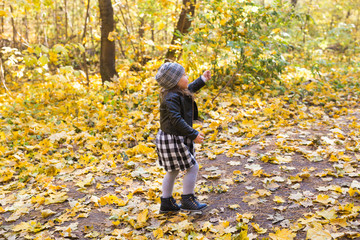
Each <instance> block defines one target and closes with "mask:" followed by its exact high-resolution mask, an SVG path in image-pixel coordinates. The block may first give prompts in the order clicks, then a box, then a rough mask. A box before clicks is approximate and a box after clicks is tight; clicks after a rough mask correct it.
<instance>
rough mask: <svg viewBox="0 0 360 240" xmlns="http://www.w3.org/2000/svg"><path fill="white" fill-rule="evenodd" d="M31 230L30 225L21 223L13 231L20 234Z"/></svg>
mask: <svg viewBox="0 0 360 240" xmlns="http://www.w3.org/2000/svg"><path fill="white" fill-rule="evenodd" d="M29 228H30V225H29V223H27V222H21V223H19V224H18V225H16V226H14V227H13V229H12V230H13V231H14V232H20V231H27V230H29Z"/></svg>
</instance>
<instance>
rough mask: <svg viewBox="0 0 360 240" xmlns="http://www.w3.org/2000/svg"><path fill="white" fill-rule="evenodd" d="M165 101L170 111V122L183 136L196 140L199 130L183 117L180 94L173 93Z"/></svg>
mask: <svg viewBox="0 0 360 240" xmlns="http://www.w3.org/2000/svg"><path fill="white" fill-rule="evenodd" d="M165 101H166V102H165V103H166V104H165V105H166V108H167V110H168V113H169V120H170V123H171V124H172V125H173V126H174V128H175V129H176V131H177V132H179V133H180V134H181V135H182V136H186V137H188V138H190V139H191V140H194V139H195V138H196V137H197V135H198V134H199V132H198V131H196V130H195V129H193V128H192V127H191V126H190V125H189V124H187V123H186V122H185V120H184V118H182V116H181V105H180V102H181V99H180V96H178V95H176V94H171V96H169V97H167V98H166V99H165Z"/></svg>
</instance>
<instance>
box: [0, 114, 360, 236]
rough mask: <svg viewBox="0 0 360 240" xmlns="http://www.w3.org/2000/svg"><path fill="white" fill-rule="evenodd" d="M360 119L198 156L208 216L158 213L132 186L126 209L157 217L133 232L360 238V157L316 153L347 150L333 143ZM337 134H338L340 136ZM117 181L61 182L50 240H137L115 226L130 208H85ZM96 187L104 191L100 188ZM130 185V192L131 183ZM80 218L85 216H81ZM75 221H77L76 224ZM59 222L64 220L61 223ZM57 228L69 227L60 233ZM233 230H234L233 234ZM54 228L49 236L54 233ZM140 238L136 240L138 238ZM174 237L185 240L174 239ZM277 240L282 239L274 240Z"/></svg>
mask: <svg viewBox="0 0 360 240" xmlns="http://www.w3.org/2000/svg"><path fill="white" fill-rule="evenodd" d="M359 117H360V111H359V109H357V110H355V111H353V113H352V114H350V115H348V116H341V117H339V118H338V119H336V121H327V124H323V122H322V123H321V122H317V121H314V122H313V124H311V125H307V126H298V125H294V126H289V127H286V128H280V129H278V130H277V132H276V134H274V135H266V136H263V137H262V138H261V139H259V140H258V141H253V143H252V144H249V145H248V146H245V147H243V148H242V149H241V150H242V151H243V154H244V155H240V156H233V157H227V156H225V155H224V154H221V155H219V156H217V157H216V158H215V159H214V160H209V159H207V158H206V157H204V156H203V155H201V153H200V152H199V153H198V155H200V157H199V158H198V159H199V160H198V161H199V163H200V165H201V169H200V172H199V176H198V183H197V193H198V197H199V199H200V200H201V201H202V202H206V203H207V204H208V205H209V207H208V208H207V210H206V211H205V212H204V214H202V215H187V214H184V213H179V214H175V215H162V214H157V211H158V209H159V203H158V202H157V203H156V201H155V203H154V204H152V205H146V204H148V203H149V201H148V200H147V199H148V197H146V194H145V193H144V192H143V191H142V190H141V186H142V184H143V181H142V180H135V181H131V183H130V184H131V187H132V188H133V187H134V185H137V186H138V187H140V190H139V191H138V194H134V197H133V198H131V200H130V202H129V203H128V204H127V206H129V205H132V208H136V207H137V206H142V207H148V208H149V209H151V210H150V211H151V212H152V213H153V216H152V219H147V221H149V222H150V224H149V225H147V227H146V228H144V229H143V230H141V229H142V228H141V227H135V228H136V229H138V230H137V231H140V232H143V233H144V237H145V236H147V237H149V238H153V239H155V236H156V234H154V233H153V234H150V235H149V234H146V232H147V231H148V230H149V229H150V230H152V231H156V229H157V228H158V227H162V228H163V229H164V228H165V227H166V225H167V224H177V223H183V224H185V223H187V224H189V225H191V224H194V225H193V227H194V228H196V227H201V228H202V230H203V232H204V236H203V237H204V239H206V238H205V237H208V239H213V236H214V235H213V234H214V233H216V232H219V231H221V230H219V229H217V228H214V229H213V230H211V228H212V226H216V225H217V224H219V223H224V222H225V223H227V224H228V226H227V225H224V228H226V227H228V229H229V232H230V233H231V232H236V230H235V229H234V227H235V226H236V225H237V224H239V221H240V222H243V223H248V225H249V228H248V237H249V239H262V238H266V237H269V233H271V232H276V231H278V234H279V236H281V234H285V235H284V237H285V236H286V234H289V233H290V234H291V232H283V233H282V232H281V230H280V229H292V230H293V232H295V233H296V237H295V239H305V238H307V237H308V238H309V239H332V238H333V239H357V238H358V237H359V234H360V231H359V228H360V218H359V215H358V214H355V215H353V214H354V213H356V212H358V211H359V206H360V198H359V196H360V194H359V191H356V190H355V192H354V195H353V196H351V197H350V196H349V190H350V189H358V188H359V184H360V183H359V182H358V180H359V179H360V177H359V176H360V165H359V163H358V161H359V160H360V155H359V154H357V153H353V154H350V155H349V154H346V155H342V157H343V159H344V160H343V161H342V160H339V159H332V158H331V157H328V158H320V157H319V156H318V155H316V154H313V155H311V154H312V153H316V152H319V151H318V150H319V148H321V146H323V147H324V146H326V148H332V149H333V150H334V151H335V150H338V151H341V150H342V147H343V146H342V145H341V144H340V143H336V141H332V140H330V138H327V136H330V135H331V136H333V135H334V134H335V135H336V134H339V132H338V131H340V130H339V129H341V134H342V135H343V136H347V134H349V133H350V131H349V129H348V126H349V124H351V119H354V118H356V119H359ZM334 129H338V130H336V131H334ZM311 139H312V140H311ZM339 141H341V140H339ZM280 142H281V144H279V143H280ZM323 144H324V145H323ZM279 147H281V148H282V149H285V148H288V149H289V153H288V154H286V155H285V156H284V157H283V158H276V154H277V152H278V151H277V149H279ZM294 148H296V150H294ZM290 150H291V151H290ZM269 153H270V155H269ZM266 154H267V155H266ZM259 156H268V160H265V161H264V158H261V157H259ZM305 156H306V157H305ZM345 156H346V158H345ZM261 159H262V160H261ZM352 159H356V160H352ZM116 175H117V174H116V172H112V173H111V174H110V173H109V174H106V175H99V176H97V177H95V181H94V182H93V183H91V184H88V185H87V186H86V188H85V189H86V190H85V189H84V188H79V186H75V184H74V183H73V181H72V180H71V178H69V177H68V178H66V179H64V178H62V177H60V178H59V179H57V180H56V183H55V184H54V185H56V186H66V189H67V190H68V191H67V196H68V198H67V201H63V202H62V203H55V204H51V205H49V206H48V210H50V211H49V212H51V211H53V213H52V215H53V219H54V222H55V223H54V231H53V234H51V236H53V237H55V239H63V238H64V239H103V238H104V237H105V236H106V235H107V234H109V235H112V237H113V238H114V239H115V238H118V237H119V236H120V235H121V237H119V238H120V239H121V238H124V239H127V238H128V239H130V238H133V237H134V236H133V235H132V234H133V231H132V230H131V228H130V227H129V225H128V224H125V222H123V221H119V222H117V223H116V222H115V223H114V221H115V220H116V219H117V218H118V217H113V219H111V216H114V211H115V212H116V211H120V212H119V213H118V214H124V215H129V216H130V215H131V211H130V210H129V212H126V211H127V210H128V209H125V208H123V210H121V209H122V208H119V209H115V210H114V209H113V208H111V207H109V206H107V205H105V206H101V205H100V207H98V208H93V207H90V208H87V207H86V206H87V205H91V203H92V199H91V197H89V196H93V195H97V196H105V195H107V194H113V195H116V194H117V193H120V194H121V189H119V188H118V186H116V184H114V182H116V180H115V179H116ZM180 180H181V178H180ZM180 180H179V181H178V182H177V183H176V186H177V187H176V190H175V192H176V198H177V199H179V195H180V193H181V182H180ZM96 183H97V184H99V183H100V184H102V185H103V186H102V187H99V185H97V184H96ZM124 184H125V185H127V183H124ZM120 186H121V185H120ZM131 201H132V203H131ZM79 203H80V204H79ZM76 205H78V206H79V209H78V211H74V208H76ZM81 208H83V209H81ZM115 208H116V207H115ZM355 208H356V209H355ZM130 209H131V208H130ZM39 210H40V209H36V208H35V209H34V210H33V211H30V212H29V213H28V214H27V215H25V216H22V217H21V218H19V219H18V220H17V221H15V223H20V222H24V221H25V222H26V221H31V220H36V221H40V222H41V224H46V222H48V218H50V217H45V218H44V217H42V212H41V211H39ZM79 213H80V214H81V213H84V214H83V215H82V216H81V215H80V214H79ZM77 214H78V217H77V218H75V219H73V220H70V219H71V217H74V216H75V215H77ZM115 215H116V214H115ZM352 215H353V216H352ZM10 217H11V213H10V212H5V213H1V214H0V220H1V219H3V220H4V219H9V218H10ZM58 218H62V220H56V219H58ZM40 219H42V220H40ZM309 219H310V220H309ZM311 219H316V220H317V221H321V222H322V225H323V227H321V228H319V229H317V232H311V231H310V235H309V229H310V230H311V226H313V227H314V226H315V227H316V225H306V223H307V222H311ZM67 220H69V221H67ZM137 220H138V221H139V219H137ZM56 221H59V222H60V221H66V222H67V223H66V224H64V225H60V226H56ZM9 222H10V223H9ZM315 222H316V221H315ZM13 224H14V222H11V221H8V222H3V225H2V228H3V229H6V228H7V227H10V226H14V225H13ZM15 225H16V224H15ZM231 226H232V227H233V229H231V228H230V227H231ZM179 227H180V228H181V226H179ZM182 227H183V228H184V229H187V228H190V229H191V228H192V227H190V226H187V227H186V224H185V225H184V226H182ZM315 227H314V228H315ZM48 228H50V229H51V227H50V226H48ZM69 229H70V230H69ZM116 229H122V230H121V231H119V232H118V233H119V234H120V235H118V237H116V234H114V232H116ZM145 229H147V230H145ZM315 229H316V228H315ZM164 232H165V230H164ZM206 232H208V233H206ZM2 233H5V231H2ZM0 234H1V232H0ZM307 234H308V235H307ZM311 234H313V237H311ZM316 234H317V235H316ZM140 235H141V234H140ZM140 235H137V236H136V237H134V238H139V237H140ZM171 235H172V234H170V235H168V236H167V237H166V235H165V236H164V238H165V239H166V238H171ZM3 236H4V235H3ZM15 236H16V237H15ZM31 236H33V235H32V234H30V235H28V234H23V235H21V234H20V235H13V237H9V238H8V239H19V238H24V239H25V238H33V237H34V236H33V237H31ZM44 236H45V235H44ZM49 236H50V235H49ZM173 237H174V238H175V239H180V238H181V237H179V236H177V237H176V235H175V236H173ZM288 237H289V238H283V239H292V237H291V235H288ZM199 239H202V238H199ZM240 239H241V238H240ZM272 239H282V238H274V236H273V237H272Z"/></svg>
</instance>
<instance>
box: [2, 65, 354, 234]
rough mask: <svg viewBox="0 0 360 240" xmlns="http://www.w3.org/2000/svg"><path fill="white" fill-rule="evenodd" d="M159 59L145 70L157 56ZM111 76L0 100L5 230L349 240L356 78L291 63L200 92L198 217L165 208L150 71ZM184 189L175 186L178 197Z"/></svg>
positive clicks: (65, 80) (45, 85)
mask: <svg viewBox="0 0 360 240" xmlns="http://www.w3.org/2000/svg"><path fill="white" fill-rule="evenodd" d="M152 64H154V65H152ZM159 65H160V63H158V62H154V63H149V64H148V65H147V68H148V69H146V71H144V72H140V73H133V72H130V71H128V70H125V68H124V70H122V71H119V75H120V81H117V82H114V83H109V84H106V86H104V87H102V86H101V84H100V80H99V79H98V78H97V77H93V78H92V83H91V88H89V89H86V88H84V87H83V86H82V85H81V84H80V83H77V82H76V81H74V79H73V78H72V77H71V76H67V75H66V73H63V74H62V73H59V74H57V75H45V77H44V79H43V80H42V81H41V82H22V83H21V84H20V83H19V85H17V86H16V85H13V86H11V91H12V98H10V97H9V96H8V95H6V94H3V95H2V96H1V98H0V109H1V111H0V123H1V125H0V126H1V128H0V140H1V142H0V157H1V160H0V184H1V185H0V223H1V225H0V238H4V239H76V238H79V239H185V238H187V239H231V238H235V237H237V239H248V238H249V239H256V238H259V239H261V238H265V237H268V238H270V239H305V238H308V239H347V238H349V239H351V238H352V239H357V238H359V237H360V231H359V228H360V218H359V213H360V198H359V196H360V179H359V177H360V169H359V168H360V166H359V159H360V153H359V147H360V145H359V136H360V133H359V129H360V124H359V121H358V118H359V117H360V107H359V105H358V102H359V88H360V86H359V83H358V79H359V77H360V74H359V73H358V72H357V71H355V69H349V68H347V69H341V68H337V69H332V70H328V71H327V72H323V73H322V75H321V78H319V79H313V76H312V75H311V73H310V72H309V71H307V70H306V69H302V68H291V67H289V68H288V69H287V73H286V74H284V75H283V76H282V77H281V79H282V86H283V87H282V88H278V89H275V90H271V89H270V88H264V89H263V91H261V92H260V91H259V92H256V93H252V92H250V90H251V89H252V87H253V86H252V85H244V84H243V85H235V86H234V88H233V89H228V91H225V92H223V93H221V94H220V95H219V97H218V98H216V100H215V101H214V102H211V99H212V98H213V97H214V96H215V95H216V94H217V91H218V89H214V88H213V87H212V86H211V84H209V85H208V86H207V87H206V88H204V89H203V90H202V91H201V92H200V93H199V94H197V96H196V98H197V102H198V103H199V106H200V114H201V117H202V118H203V120H202V121H201V122H198V123H197V124H196V128H198V129H199V130H201V131H202V132H204V133H205V135H206V141H205V143H204V144H202V145H198V146H197V153H198V154H197V158H198V161H199V163H200V165H201V170H200V173H199V178H198V184H197V188H196V191H197V195H198V196H199V198H200V199H201V201H204V202H207V203H208V204H209V209H208V210H207V211H206V213H205V214H204V215H202V216H198V215H190V216H189V215H187V214H184V213H179V214H176V215H161V214H158V210H159V197H160V195H161V182H162V178H163V176H164V171H163V170H161V169H160V168H159V167H158V166H157V163H156V158H157V156H156V152H155V145H154V138H155V134H156V133H157V129H158V127H159V121H158V120H159V111H158V94H157V93H158V90H159V89H158V86H157V85H156V84H155V81H154V79H153V78H152V77H153V75H154V71H153V70H154V69H157V67H158V66H159ZM180 194H181V181H179V182H177V185H176V188H175V197H176V198H177V199H179V196H180Z"/></svg>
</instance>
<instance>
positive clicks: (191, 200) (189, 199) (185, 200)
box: [181, 194, 207, 211]
mask: <svg viewBox="0 0 360 240" xmlns="http://www.w3.org/2000/svg"><path fill="white" fill-rule="evenodd" d="M206 207H207V205H206V204H205V203H199V202H198V201H197V198H196V197H195V196H194V194H187V195H181V209H182V210H186V211H194V210H195V211H196V210H203V209H205V208H206Z"/></svg>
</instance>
